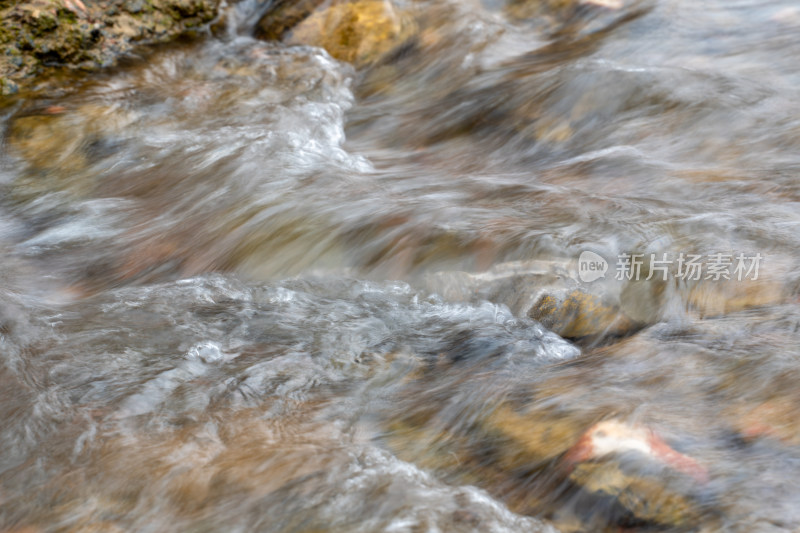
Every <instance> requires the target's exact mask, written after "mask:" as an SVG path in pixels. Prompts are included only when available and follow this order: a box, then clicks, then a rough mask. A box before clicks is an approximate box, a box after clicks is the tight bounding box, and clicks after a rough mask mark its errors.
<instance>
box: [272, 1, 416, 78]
mask: <svg viewBox="0 0 800 533" xmlns="http://www.w3.org/2000/svg"><path fill="white" fill-rule="evenodd" d="M307 7H310V6H309V5H308V3H307V2H306V3H301V4H300V6H299V7H295V8H286V11H288V12H285V13H284V12H279V13H274V14H271V15H268V16H267V17H266V18H265V19H263V20H262V22H261V24H260V26H261V28H262V30H261V32H260V34H261V35H262V36H264V37H273V38H275V37H280V38H282V40H283V41H284V42H286V43H287V44H294V45H311V46H320V47H322V48H325V50H327V51H328V53H329V54H331V55H332V56H333V57H335V58H336V59H339V60H341V61H347V62H349V63H353V64H354V65H355V66H356V67H363V66H367V65H372V64H375V63H379V62H380V61H382V60H383V59H385V58H387V57H388V56H390V55H391V54H392V52H394V51H395V50H397V49H398V48H400V47H401V46H403V45H404V44H405V43H407V42H408V41H409V40H410V39H411V38H412V37H413V36H414V35H415V34H416V24H415V23H414V21H413V19H412V17H411V16H410V15H409V14H408V13H406V12H405V11H403V10H402V9H400V8H398V7H396V6H394V5H393V4H392V3H390V2H384V1H381V0H362V1H356V2H344V3H335V4H333V5H332V6H330V7H327V8H324V9H318V10H315V11H313V12H311V13H310V14H309V15H308V16H306V17H304V18H302V20H300V21H299V22H297V24H296V25H294V26H291V25H292V23H293V22H294V21H295V20H296V19H298V18H301V16H300V15H301V14H302V12H304V10H305V8H307ZM289 26H291V27H289Z"/></svg>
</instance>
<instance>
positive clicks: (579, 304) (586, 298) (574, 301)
mask: <svg viewBox="0 0 800 533" xmlns="http://www.w3.org/2000/svg"><path fill="white" fill-rule="evenodd" d="M528 316H529V317H531V318H533V319H534V320H538V321H539V322H541V323H542V324H543V325H544V326H545V327H547V328H549V329H551V330H553V331H555V332H556V333H558V334H559V335H561V336H562V337H565V338H568V339H574V338H580V337H588V336H594V335H604V336H607V335H614V336H621V335H625V334H627V333H630V332H632V331H633V330H634V329H635V328H636V324H635V323H634V322H633V321H631V320H630V319H629V318H628V317H627V316H625V315H624V314H623V313H622V311H621V310H620V309H619V308H617V307H616V306H611V305H607V304H605V303H604V302H603V301H602V299H601V298H600V297H599V296H595V295H593V294H589V293H586V292H583V291H581V290H574V291H572V292H569V293H566V294H564V295H559V294H558V293H547V294H544V295H543V296H541V297H540V298H539V300H538V301H537V302H536V303H535V304H534V305H533V307H532V308H531V309H530V311H529V312H528Z"/></svg>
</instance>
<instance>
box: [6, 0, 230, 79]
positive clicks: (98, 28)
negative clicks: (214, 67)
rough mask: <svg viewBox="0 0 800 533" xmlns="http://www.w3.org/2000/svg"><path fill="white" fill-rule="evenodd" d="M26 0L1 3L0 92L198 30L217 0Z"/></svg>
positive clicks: (112, 61) (214, 12)
mask: <svg viewBox="0 0 800 533" xmlns="http://www.w3.org/2000/svg"><path fill="white" fill-rule="evenodd" d="M87 4H88V5H85V4H84V3H83V2H81V1H80V0H24V1H21V2H16V3H13V4H6V3H3V4H0V48H2V49H3V50H4V53H3V54H0V94H3V95H8V94H13V93H15V92H17V90H19V87H20V86H25V85H29V84H30V83H31V82H32V81H33V80H35V79H37V76H39V75H41V74H45V73H49V72H52V71H57V70H59V69H64V68H66V69H72V70H74V69H81V70H93V69H96V68H100V67H104V66H109V65H113V64H115V63H116V62H117V60H118V59H119V58H120V57H121V56H123V55H125V54H127V53H129V52H130V51H131V50H133V48H134V47H135V46H136V45H139V44H155V43H162V42H166V41H170V40H172V39H175V38H176V37H178V36H181V35H185V34H187V33H191V32H193V31H197V30H198V29H200V28H201V27H202V26H203V25H204V24H206V23H208V22H210V21H211V20H212V19H214V17H216V15H217V9H218V6H219V0H99V1H96V2H87Z"/></svg>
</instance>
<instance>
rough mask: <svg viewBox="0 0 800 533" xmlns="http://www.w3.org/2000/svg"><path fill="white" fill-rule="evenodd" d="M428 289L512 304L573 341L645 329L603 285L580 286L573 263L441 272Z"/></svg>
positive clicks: (432, 277) (515, 264) (429, 280)
mask: <svg viewBox="0 0 800 533" xmlns="http://www.w3.org/2000/svg"><path fill="white" fill-rule="evenodd" d="M426 286H427V288H428V289H429V290H431V291H433V292H437V293H439V294H441V295H442V296H443V297H445V298H447V299H450V300H455V301H474V300H489V301H491V302H495V303H501V304H505V305H507V306H508V307H509V308H510V309H511V311H512V312H514V313H515V314H516V315H518V316H527V317H529V318H532V319H534V320H537V321H539V322H541V323H542V324H543V325H544V326H545V327H547V328H548V329H550V330H552V331H554V332H555V333H558V334H559V335H561V336H562V337H565V338H568V339H580V338H586V337H591V338H594V339H598V338H603V337H618V336H624V335H628V334H630V333H633V332H635V331H636V330H638V329H639V328H640V327H641V324H639V323H637V322H636V321H634V320H633V319H631V318H630V317H628V316H627V315H626V314H625V313H624V312H623V311H622V310H621V309H620V308H619V306H618V305H616V304H615V303H614V302H613V298H611V295H610V294H607V291H606V289H607V288H608V287H607V286H606V285H604V284H596V285H585V284H581V283H580V282H579V280H578V276H577V274H576V272H575V265H573V264H571V263H570V262H569V261H531V262H524V263H523V262H513V263H504V264H500V265H497V266H495V267H494V268H492V269H491V270H490V271H487V272H484V273H476V274H470V273H466V272H439V273H436V274H432V275H430V276H428V277H427V279H426Z"/></svg>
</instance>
